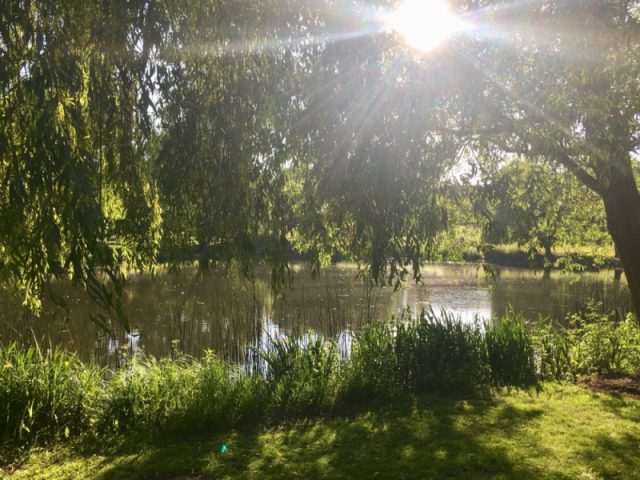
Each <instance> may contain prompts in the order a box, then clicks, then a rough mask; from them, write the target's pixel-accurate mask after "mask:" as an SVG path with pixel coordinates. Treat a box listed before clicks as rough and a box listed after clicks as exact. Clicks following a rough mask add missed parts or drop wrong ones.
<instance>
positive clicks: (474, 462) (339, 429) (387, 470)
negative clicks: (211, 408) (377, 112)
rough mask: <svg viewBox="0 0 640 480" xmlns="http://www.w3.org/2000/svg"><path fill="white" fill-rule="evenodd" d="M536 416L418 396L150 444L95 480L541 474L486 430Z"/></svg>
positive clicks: (509, 429) (510, 431) (510, 432)
mask: <svg viewBox="0 0 640 480" xmlns="http://www.w3.org/2000/svg"><path fill="white" fill-rule="evenodd" d="M496 409H497V410H496ZM540 415H542V411H541V410H539V409H520V408H516V407H513V406H509V405H496V404H494V403H492V402H488V401H471V402H465V401H453V400H452V401H447V400H443V399H431V398H424V397H420V398H414V399H412V400H407V401H403V402H401V403H399V404H396V405H394V406H391V407H388V406H380V407H372V408H370V409H369V411H366V412H361V413H359V414H357V415H353V416H349V417H337V418H333V419H331V420H329V421H327V420H325V421H319V420H314V421H306V422H303V423H299V424H291V423H289V424H285V425H282V426H280V427H277V428H270V429H242V430H239V431H238V430H235V431H232V432H230V433H229V434H227V435H226V436H222V435H219V434H214V435H212V436H208V437H205V436H194V437H192V438H180V439H176V440H175V441H167V440H166V439H164V440H160V441H156V442H154V443H153V444H151V445H149V446H146V447H144V448H143V449H142V450H141V451H140V452H139V453H138V454H134V455H131V454H129V455H127V454H126V453H120V454H119V456H118V459H117V460H114V459H113V457H111V458H109V460H108V463H105V464H104V465H103V468H102V471H101V476H100V478H102V479H105V480H106V479H118V478H122V479H128V478H136V479H139V478H142V479H151V478H177V477H178V476H179V475H196V477H195V478H205V479H206V478H211V479H213V478H216V479H217V478H375V479H378V478H394V479H413V478H415V479H418V478H435V479H438V478H442V479H444V478H505V479H506V478H519V479H533V478H540V476H541V471H540V470H536V467H535V466H534V465H529V464H527V463H526V462H521V461H518V460H517V459H515V460H514V458H513V455H512V452H510V449H509V446H508V445H496V444H491V443H490V441H489V440H488V436H487V431H488V430H493V431H495V430H496V429H499V430H501V431H502V432H503V433H504V434H505V436H506V438H509V437H512V436H514V435H515V433H516V432H517V431H518V429H521V428H523V427H526V425H527V424H528V423H529V422H531V421H532V420H535V419H536V418H538V417H539V416H540ZM490 419H495V421H493V420H491V421H490ZM223 442H224V443H225V444H226V445H227V449H228V450H227V451H226V452H225V453H221V452H220V447H221V445H222V443H223ZM129 451H131V450H130V449H129ZM105 462H107V461H105ZM545 473H546V474H548V475H553V476H554V478H569V477H566V476H564V475H563V474H561V473H558V472H545Z"/></svg>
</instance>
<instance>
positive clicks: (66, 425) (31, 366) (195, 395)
mask: <svg viewBox="0 0 640 480" xmlns="http://www.w3.org/2000/svg"><path fill="white" fill-rule="evenodd" d="M572 324H573V328H570V329H566V328H564V327H561V326H559V325H556V324H549V323H546V322H540V323H539V324H538V326H536V327H534V328H530V327H529V326H528V325H526V324H525V321H524V320H523V318H522V317H521V316H520V315H517V314H515V313H514V312H513V311H509V312H507V313H506V314H505V316H504V318H503V319H502V320H501V321H500V322H497V323H494V324H487V325H485V324H481V323H479V322H476V323H472V324H465V323H461V322H459V321H457V320H456V319H455V318H454V317H453V316H452V315H451V314H448V313H446V312H442V313H441V314H436V313H434V312H433V311H432V310H425V311H423V312H421V313H420V314H419V315H417V316H413V315H412V314H411V312H410V311H408V310H407V311H405V312H404V314H403V315H402V316H401V317H399V318H392V319H390V320H388V321H378V322H374V323H373V324H371V325H370V326H369V327H367V328H365V329H364V331H362V332H361V333H359V334H356V335H355V337H354V340H353V347H352V354H351V356H350V357H349V358H344V357H341V355H340V353H339V350H338V345H337V341H336V339H335V338H324V337H322V336H319V335H315V334H312V333H308V334H305V335H301V336H300V335H299V336H293V337H289V338H287V337H285V336H284V335H274V336H272V337H270V338H269V342H268V345H269V346H268V348H266V349H263V350H257V351H256V352H255V353H256V355H257V357H258V358H259V359H260V360H261V362H262V365H263V368H255V369H253V370H250V369H246V368H241V367H240V366H237V365H232V364H229V363H227V362H225V361H222V360H221V359H219V358H218V357H217V356H216V355H214V354H213V353H212V352H211V351H207V352H206V353H205V355H204V357H203V358H201V359H199V360H196V359H194V358H193V357H190V356H187V355H184V354H180V353H178V352H176V353H175V354H174V355H172V356H171V357H167V358H163V359H161V360H155V359H153V358H148V359H142V358H139V357H137V356H135V355H128V356H127V355H125V356H126V362H125V364H124V366H123V367H122V368H120V369H117V370H108V369H100V368H98V367H96V366H95V365H94V364H91V363H82V362H80V361H79V360H78V359H77V357H76V356H74V355H69V354H67V353H65V352H64V351H62V350H60V349H54V350H53V351H51V352H48V353H46V354H40V352H39V351H38V349H37V348H33V347H32V348H29V349H28V350H20V349H18V348H16V346H15V344H14V345H10V346H8V347H7V348H3V349H0V445H5V446H8V445H13V446H16V445H31V444H34V443H42V442H50V441H56V440H64V439H67V438H77V437H89V438H95V439H99V440H100V441H108V440H109V439H111V438H114V436H116V437H117V436H119V435H123V434H129V433H131V432H135V433H138V434H145V435H147V434H148V435H153V434H157V433H159V432H170V431H176V430H182V429H197V428H203V427H216V428H223V427H228V426H232V425H237V424H239V423H242V422H259V421H268V420H270V419H275V418H281V417H282V416H306V415H312V414H317V413H322V412H330V411H335V410H336V409H338V408H340V407H341V406H343V405H346V404H353V403H357V402H360V401H363V400H364V401H366V400H368V399H371V398H375V397H377V398H388V397H393V396H396V395H400V394H403V393H406V392H444V393H447V394H449V393H453V394H456V395H486V394H487V393H489V392H490V390H491V388H493V387H505V386H506V387H531V386H536V385H537V384H538V382H539V381H541V380H549V379H552V380H571V379H576V378H578V377H579V376H581V375H588V374H591V373H611V372H614V371H618V372H623V371H628V372H631V371H633V372H637V371H640V353H639V352H640V328H638V325H637V323H636V322H635V320H634V319H632V318H631V317H629V318H628V319H627V320H625V321H624V322H615V321H612V320H611V319H610V318H608V317H606V316H601V315H599V314H597V313H592V314H591V315H587V316H584V317H578V316H576V317H575V318H573V319H572ZM0 450H2V449H0Z"/></svg>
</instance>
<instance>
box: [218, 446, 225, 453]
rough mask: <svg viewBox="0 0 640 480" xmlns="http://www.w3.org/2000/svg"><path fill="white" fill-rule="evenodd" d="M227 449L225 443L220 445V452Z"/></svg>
mask: <svg viewBox="0 0 640 480" xmlns="http://www.w3.org/2000/svg"><path fill="white" fill-rule="evenodd" d="M226 451H227V446H226V445H222V448H221V449H220V453H224V452H226Z"/></svg>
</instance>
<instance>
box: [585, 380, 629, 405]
mask: <svg viewBox="0 0 640 480" xmlns="http://www.w3.org/2000/svg"><path fill="white" fill-rule="evenodd" d="M580 385H582V386H583V387H584V388H587V389H589V390H591V391H592V392H597V393H606V394H608V395H613V396H614V397H628V398H635V399H636V400H640V375H625V376H619V377H597V378H592V379H590V380H585V381H582V382H580Z"/></svg>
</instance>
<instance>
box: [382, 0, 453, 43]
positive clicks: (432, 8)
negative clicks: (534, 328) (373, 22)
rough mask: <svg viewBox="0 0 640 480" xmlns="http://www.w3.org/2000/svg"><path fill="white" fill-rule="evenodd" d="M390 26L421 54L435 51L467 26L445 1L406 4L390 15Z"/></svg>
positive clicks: (409, 1) (408, 0)
mask: <svg viewBox="0 0 640 480" xmlns="http://www.w3.org/2000/svg"><path fill="white" fill-rule="evenodd" d="M387 22H388V25H389V27H390V28H391V29H393V30H395V31H396V32H398V33H399V34H400V35H402V36H403V37H404V39H405V41H406V42H407V43H408V44H409V45H411V46H412V47H414V48H417V49H419V50H424V51H428V50H433V49H434V48H436V47H437V46H438V45H440V44H441V43H442V42H444V41H445V40H446V39H447V38H449V37H450V36H451V35H452V34H454V33H455V32H459V31H461V30H463V29H464V25H463V23H462V22H461V21H460V20H459V19H458V18H457V17H456V16H455V15H454V14H453V13H451V12H450V11H449V9H448V7H447V4H446V2H445V0H406V1H405V2H403V3H402V4H401V5H400V7H399V8H398V9H397V10H394V11H392V12H391V13H389V15H388V19H387Z"/></svg>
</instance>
